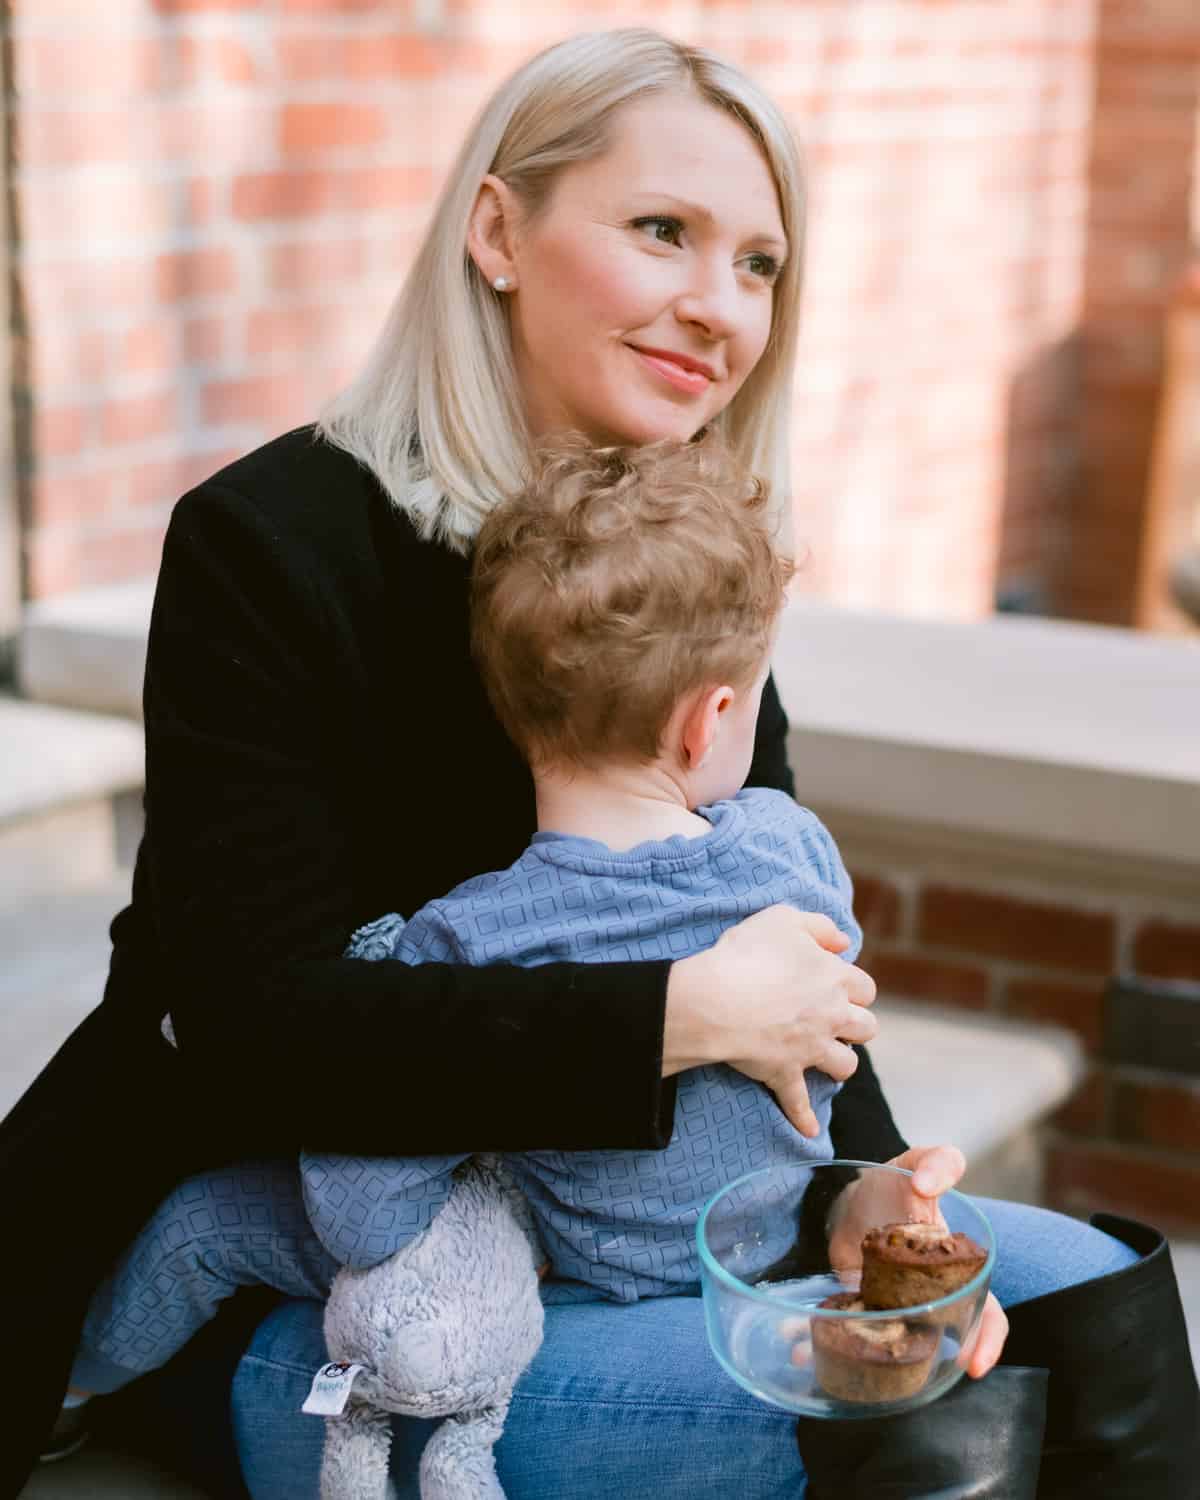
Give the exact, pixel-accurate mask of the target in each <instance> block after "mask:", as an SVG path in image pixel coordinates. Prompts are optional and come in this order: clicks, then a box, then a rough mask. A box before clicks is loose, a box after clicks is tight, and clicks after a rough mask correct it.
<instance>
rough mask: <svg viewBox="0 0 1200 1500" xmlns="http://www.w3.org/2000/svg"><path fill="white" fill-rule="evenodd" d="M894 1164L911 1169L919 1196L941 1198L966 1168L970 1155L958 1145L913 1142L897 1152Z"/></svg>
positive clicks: (914, 1186) (913, 1182)
mask: <svg viewBox="0 0 1200 1500" xmlns="http://www.w3.org/2000/svg"><path fill="white" fill-rule="evenodd" d="M894 1165H896V1166H898V1167H908V1169H909V1170H910V1171H911V1172H912V1174H913V1178H912V1187H913V1191H914V1192H915V1193H916V1194H917V1196H918V1197H920V1198H940V1197H941V1195H942V1194H943V1193H944V1192H947V1191H948V1190H949V1189H950V1188H952V1187H954V1186H955V1184H956V1183H957V1182H958V1181H959V1179H960V1178H961V1177H962V1175H963V1173H964V1172H965V1171H966V1170H967V1159H966V1157H965V1156H964V1155H963V1154H962V1152H961V1151H960V1150H959V1149H958V1147H957V1146H914V1147H913V1148H912V1149H911V1150H910V1151H905V1152H904V1154H903V1155H902V1156H897V1157H896V1158H895V1161H894Z"/></svg>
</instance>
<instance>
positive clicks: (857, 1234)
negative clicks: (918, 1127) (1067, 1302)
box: [829, 1146, 1008, 1379]
mask: <svg viewBox="0 0 1200 1500" xmlns="http://www.w3.org/2000/svg"><path fill="white" fill-rule="evenodd" d="M885 1165H887V1166H889V1167H905V1168H907V1170H908V1171H910V1172H912V1173H913V1176H912V1177H900V1176H898V1175H897V1174H896V1173H894V1172H869V1171H868V1172H864V1173H863V1175H862V1176H861V1177H859V1179H858V1181H857V1182H852V1183H851V1184H850V1186H849V1187H848V1188H846V1190H845V1191H844V1192H843V1193H842V1194H841V1196H840V1197H839V1198H838V1200H837V1202H836V1203H835V1204H834V1205H833V1209H832V1210H831V1212H830V1216H829V1227H830V1236H829V1263H830V1265H831V1266H833V1268H834V1270H835V1271H852V1270H858V1269H859V1268H860V1267H861V1266H862V1241H863V1236H864V1235H865V1234H866V1233H867V1231H868V1230H870V1229H874V1228H875V1227H876V1225H879V1224H893V1223H906V1222H907V1223H917V1224H921V1223H924V1224H941V1225H942V1226H943V1227H944V1226H945V1220H944V1219H943V1218H942V1214H941V1210H940V1209H939V1207H938V1201H937V1200H938V1198H939V1197H940V1196H941V1195H942V1194H943V1193H944V1192H945V1191H946V1190H947V1188H952V1187H953V1186H954V1185H955V1184H956V1183H957V1182H958V1180H959V1179H960V1178H961V1177H962V1175H963V1173H964V1172H965V1171H966V1170H967V1163H966V1158H965V1157H964V1156H963V1154H962V1152H961V1151H960V1150H959V1149H958V1147H957V1146H913V1147H912V1148H911V1149H910V1150H908V1151H905V1152H903V1153H902V1154H901V1155H900V1156H896V1157H893V1158H892V1160H891V1161H890V1162H887V1163H885ZM1007 1337H1008V1319H1007V1318H1006V1317H1005V1315H1004V1309H1003V1308H1002V1307H1001V1306H1000V1304H999V1303H998V1302H997V1301H996V1299H995V1297H993V1296H992V1295H991V1293H990V1292H989V1293H988V1298H987V1302H986V1303H985V1304H984V1309H983V1319H982V1321H981V1323H980V1326H979V1334H978V1336H977V1338H976V1339H975V1343H974V1345H973V1346H972V1348H971V1349H970V1351H969V1352H968V1353H966V1354H965V1358H966V1370H967V1374H968V1375H972V1376H974V1377H975V1378H976V1379H978V1378H979V1376H981V1375H986V1374H987V1372H988V1371H989V1370H990V1369H991V1368H992V1366H993V1365H994V1364H995V1363H996V1361H997V1360H998V1359H999V1358H1000V1355H1001V1352H1002V1351H1003V1349H1004V1341H1005V1339H1006V1338H1007ZM961 1357H963V1356H960V1358H961Z"/></svg>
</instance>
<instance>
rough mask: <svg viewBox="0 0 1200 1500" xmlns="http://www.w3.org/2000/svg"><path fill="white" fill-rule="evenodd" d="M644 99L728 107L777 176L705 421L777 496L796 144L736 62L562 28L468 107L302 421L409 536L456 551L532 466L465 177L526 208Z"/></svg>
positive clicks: (799, 243) (652, 35)
mask: <svg viewBox="0 0 1200 1500" xmlns="http://www.w3.org/2000/svg"><path fill="white" fill-rule="evenodd" d="M656 93H660V94H668V93H676V94H677V93H692V94H694V95H696V96H697V97H699V98H700V99H703V100H704V101H706V102H707V103H709V104H712V105H714V106H715V107H717V108H719V109H723V110H725V111H727V112H728V113H729V114H730V115H732V116H733V117H734V118H735V119H737V120H738V121H739V122H740V123H741V124H742V125H743V126H745V128H746V129H747V130H748V131H749V132H750V134H751V135H752V136H753V137H754V139H755V140H756V141H757V142H758V144H759V146H760V148H761V150H762V152H763V155H764V157H765V158H766V161H767V165H768V167H769V168H770V171H771V174H772V176H773V177H774V179H775V184H776V187H777V189H778V193H779V209H780V216H781V218H782V221H783V228H784V232H785V234H786V235H787V239H788V245H789V253H788V257H787V260H786V262H785V264H784V267H783V270H782V273H781V275H780V277H779V280H778V281H777V282H776V284H775V291H774V302H773V310H772V329H771V337H770V340H769V342H768V345H767V348H766V350H765V352H764V353H763V355H762V358H761V359H760V360H759V362H758V364H757V365H756V367H755V368H754V370H753V371H752V372H751V374H750V375H749V377H748V378H747V379H746V381H745V383H744V384H743V385H742V387H741V389H740V390H739V391H738V393H737V395H736V396H735V397H734V398H733V400H732V401H731V402H730V404H729V406H728V407H727V408H726V409H725V410H724V411H723V412H721V413H720V415H719V416H718V417H717V418H716V419H715V420H714V421H713V422H712V423H710V426H712V427H713V428H715V429H716V430H717V432H718V433H719V434H720V436H721V437H722V438H723V439H724V441H725V442H726V443H727V444H728V446H729V448H730V449H731V451H732V452H733V453H734V454H735V456H736V457H737V458H738V459H739V460H740V461H741V462H742V463H744V464H745V465H746V466H747V467H748V468H749V469H751V470H752V471H753V472H754V473H756V474H759V475H761V476H762V478H763V479H764V480H766V481H767V482H768V484H769V486H770V488H771V492H772V495H773V496H774V498H775V500H776V502H777V503H778V504H780V505H783V504H784V503H785V501H786V499H787V497H788V496H789V494H790V484H789V480H788V415H789V410H790V405H791V368H792V362H793V359H794V356H795V346H796V333H797V325H798V320H799V300H800V285H801V262H802V259H803V243H804V193H803V181H802V172H801V166H800V160H799V153H798V150H797V146H796V143H795V140H794V138H793V136H792V134H791V131H790V129H789V127H788V124H787V121H786V119H785V118H784V116H783V114H782V112H781V111H780V110H779V108H778V107H777V106H776V105H775V104H773V103H772V101H771V100H770V99H769V98H768V97H767V96H766V94H764V93H763V92H762V90H761V89H759V88H758V86H757V85H756V84H754V83H753V82H751V81H750V79H748V78H746V77H745V76H744V75H743V74H742V73H740V72H739V71H738V70H737V69H736V68H733V67H731V66H730V65H729V64H728V63H725V62H722V61H721V60H720V59H719V58H717V57H714V56H713V55H712V54H711V53H709V52H706V51H703V50H701V49H700V48H697V47H688V46H684V45H682V44H681V43H678V42H674V41H671V40H669V39H668V38H667V37H664V36H662V35H660V34H659V33H658V32H655V31H649V30H644V29H640V28H630V29H627V30H618V31H604V32H595V33H591V34H587V35H583V36H577V37H572V38H571V39H570V40H568V41H565V42H561V43H559V44H558V45H557V46H554V47H550V48H548V49H547V50H546V51H544V52H540V53H539V54H538V55H537V56H536V57H534V58H532V59H531V60H530V61H529V62H527V63H526V64H525V65H524V66H523V67H521V68H520V69H518V71H517V72H516V73H514V74H513V75H512V77H511V78H509V79H508V81H507V82H506V83H504V84H502V85H501V87H500V88H499V89H498V90H497V91H496V93H495V94H494V95H493V96H492V97H491V99H490V100H489V101H488V102H487V103H486V104H485V105H484V107H483V110H482V112H481V113H480V114H479V116H478V117H477V118H476V120H475V123H474V124H473V126H472V127H471V129H470V131H469V132H468V135H467V139H466V141H465V142H464V144H463V146H462V149H461V150H460V152H459V154H458V158H457V160H456V161H455V164H454V167H453V169H452V170H451V172H450V175H449V177H448V179H447V182H446V186H445V187H444V189H443V191H442V194H441V196H440V198H439V200H438V202H437V205H436V207H435V210H434V214H433V219H432V222H431V223H430V226H429V229H428V231H427V232H426V234H425V238H424V241H423V242H422V244H421V247H420V249H419V251H418V252H417V256H416V259H415V261H414V262H413V265H412V268H411V270H410V271H409V274H408V276H407V278H406V280H405V283H404V286H403V287H402V289H401V291H400V294H399V296H398V297H397V299H396V301H395V303H394V305H393V307H392V310H391V312H390V314H389V315H388V318H387V321H386V323H385V324H384V327H383V330H382V332H381V334H380V337H379V339H378V341H377V343H376V345H375V348H374V350H373V351H372V353H371V355H370V356H369V357H368V360H367V362H366V364H365V366H364V368H363V370H362V372H361V374H360V375H359V376H358V377H357V378H356V379H355V380H354V381H353V382H352V383H351V385H350V386H349V387H348V388H347V389H346V390H345V391H344V392H342V394H341V395H339V396H338V397H336V398H335V399H334V400H333V401H332V402H331V403H330V405H329V406H328V407H327V408H326V410H325V412H324V413H323V415H322V418H321V420H320V422H319V424H318V430H319V431H320V432H321V433H322V434H323V435H324V437H326V438H327V439H328V440H329V441H330V442H332V443H334V444H336V445H337V446H338V447H340V448H344V449H345V450H346V451H347V452H348V453H350V454H352V455H353V456H354V457H355V458H357V459H358V460H359V462H360V463H363V464H365V465H366V466H367V468H369V469H370V470H372V472H373V473H374V474H375V476H376V477H377V478H378V480H379V482H380V483H381V484H382V486H383V488H384V489H385V490H386V491H387V493H388V494H389V495H390V496H391V498H392V500H393V501H394V502H395V504H396V505H397V506H398V507H399V508H400V509H401V510H403V511H404V512H405V513H406V514H407V515H408V516H409V517H410V518H411V519H412V521H413V523H414V524H415V526H416V527H417V529H418V531H419V532H420V533H421V534H422V535H423V536H426V537H431V536H432V537H437V538H438V539H439V540H441V541H443V542H445V543H446V544H448V545H449V546H451V547H453V548H455V549H456V550H457V551H466V550H467V547H468V545H469V543H470V541H471V538H472V537H474V535H475V533H476V532H477V531H478V529H479V526H480V524H481V522H482V521H483V519H484V517H485V516H486V515H487V514H488V512H489V511H490V510H491V509H492V507H493V506H494V505H496V504H497V503H498V502H499V501H501V500H503V499H505V498H507V497H508V496H511V495H514V494H516V493H517V492H518V491H519V490H520V489H521V487H522V485H523V484H524V483H525V482H526V480H527V479H528V477H529V473H530V462H531V458H532V454H531V451H530V440H529V436H528V432H527V429H526V426H525V417H524V413H523V411H522V409H521V404H520V395H519V391H518V388H517V377H516V372H515V369H514V365H513V358H512V346H511V340H510V335H509V327H508V320H507V313H506V310H505V305H504V302H503V299H502V298H500V297H498V296H497V295H496V293H495V292H493V291H492V289H491V288H490V287H489V286H488V285H487V283H486V281H485V280H484V278H483V277H482V275H481V274H480V273H479V270H478V268H477V267H476V265H475V263H474V261H473V260H472V258H471V256H470V255H469V254H468V251H467V229H468V225H469V222H470V217H471V212H472V209H473V207H474V204H475V200H476V196H477V194H478V191H479V185H480V183H481V181H482V180H483V178H484V177H485V176H486V175H487V174H488V173H495V174H496V175H497V176H499V177H501V178H502V179H503V180H504V181H505V182H506V183H507V184H508V185H509V187H510V188H512V190H513V191H514V192H515V193H516V194H517V196H518V198H519V199H520V201H521V203H522V205H523V208H524V210H525V212H526V213H527V214H529V215H536V214H537V212H538V211H539V209H540V208H542V207H543V206H544V204H545V203H546V201H547V200H548V198H549V195H550V192H551V190H552V188H553V186H554V182H555V179H556V178H557V176H558V174H559V172H561V171H562V169H563V168H564V167H568V166H571V165H573V164H574V163H576V162H583V161H588V160H591V159H594V158H595V157H597V156H599V155H601V154H602V153H603V152H604V151H605V150H606V149H607V147H608V144H609V140H610V136H611V130H610V127H611V124H612V121H613V117H614V115H615V114H616V112H617V111H618V110H619V109H621V108H622V106H624V105H626V104H630V103H632V102H633V101H634V100H637V99H643V98H645V97H646V96H648V95H651V94H656Z"/></svg>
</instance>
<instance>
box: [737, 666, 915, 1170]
mask: <svg viewBox="0 0 1200 1500" xmlns="http://www.w3.org/2000/svg"><path fill="white" fill-rule="evenodd" d="M787 734H788V721H787V715H786V713H785V712H784V708H783V704H782V703H781V702H780V701H779V693H778V690H777V689H776V687H775V680H774V678H768V679H767V686H766V688H765V689H764V691H763V699H762V709H761V711H760V713H759V719H758V729H757V733H756V734H755V739H754V758H753V761H752V762H751V766H750V775H749V784H750V785H751V786H767V787H774V788H775V789H776V790H778V791H782V792H787V793H788V795H789V796H795V794H796V784H795V780H794V778H793V776H792V770H791V767H790V766H789V765H788V758H787ZM854 1050H855V1052H856V1053H857V1054H858V1069H857V1071H856V1072H855V1073H854V1074H853V1075H852V1076H851V1077H850V1078H849V1079H848V1080H847V1082H846V1083H845V1085H844V1086H843V1087H842V1088H841V1089H840V1090H839V1092H838V1093H837V1094H835V1095H834V1099H833V1114H832V1118H831V1120H830V1134H831V1135H832V1137H833V1151H834V1155H835V1156H841V1157H845V1158H847V1159H849V1160H852V1161H887V1160H889V1159H890V1158H891V1157H893V1156H899V1155H900V1153H901V1152H902V1151H904V1150H906V1149H907V1142H906V1141H905V1140H904V1137H903V1136H902V1135H901V1134H900V1132H899V1130H898V1129H897V1128H896V1122H895V1120H893V1118H892V1112H891V1109H890V1108H889V1107H888V1102H887V1100H886V1099H885V1098H884V1094H883V1089H882V1088H881V1087H880V1083H879V1076H878V1074H877V1073H876V1072H875V1068H874V1066H873V1065H872V1063H871V1058H870V1056H869V1054H868V1052H867V1049H866V1048H865V1047H855V1049H854Z"/></svg>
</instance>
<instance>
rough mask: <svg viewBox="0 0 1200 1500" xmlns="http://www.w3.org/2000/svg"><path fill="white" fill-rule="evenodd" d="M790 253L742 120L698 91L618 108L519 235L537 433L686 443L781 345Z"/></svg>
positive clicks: (516, 272) (516, 264) (522, 337)
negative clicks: (776, 289) (597, 148)
mask: <svg viewBox="0 0 1200 1500" xmlns="http://www.w3.org/2000/svg"><path fill="white" fill-rule="evenodd" d="M787 253H788V245H787V241H786V238H785V236H784V231H783V224H782V221H781V219H780V213H779V201H778V194H777V193H776V190H775V183H774V179H773V178H772V176H771V172H770V169H769V168H768V166H767V164H766V161H765V160H764V158H763V156H762V153H761V152H760V150H759V148H758V146H757V145H756V144H755V142H754V140H753V138H752V137H751V135H750V134H749V132H748V131H746V130H745V129H744V128H743V127H742V126H741V125H739V124H738V123H737V121H736V120H734V119H733V118H732V117H731V116H729V115H727V114H725V113H723V112H722V111H721V110H719V109H717V108H715V107H714V106H712V105H710V104H705V103H703V102H700V101H698V100H696V99H694V98H690V97H687V96H678V97H671V96H666V97H655V98H650V99H644V100H640V101H638V102H637V103H635V104H632V105H629V106H628V107H627V108H626V109H624V110H623V111H622V112H621V114H620V115H619V116H618V117H617V120H616V122H615V136H614V140H613V143H612V146H611V149H610V150H609V151H607V152H606V153H605V154H604V155H603V156H601V157H599V158H597V159H596V160H593V161H590V162H585V163H581V164H580V165H578V166H575V167H570V168H568V169H566V170H565V171H564V172H563V173H562V174H561V175H560V177H559V179H558V181H557V182H556V184H555V186H554V189H553V191H552V193H551V195H550V200H549V202H548V203H547V205H546V206H545V208H544V210H543V212H542V213H541V214H540V215H538V216H537V217H536V219H535V220H534V221H533V222H532V223H530V224H528V225H526V226H524V227H523V228H521V227H518V228H517V230H516V232H515V235H514V238H513V241H512V259H511V266H512V269H511V271H510V272H509V273H508V274H509V275H510V276H511V277H513V278H514V279H515V282H516V290H515V292H514V293H513V294H512V301H511V316H512V334H513V350H514V356H515V361H516V368H517V375H518V378H519V381H520V386H521V393H522V397H523V400H524V404H525V410H526V413H527V417H528V421H529V425H530V430H531V432H532V433H533V436H534V437H535V438H537V437H541V436H543V435H545V434H546V433H548V432H551V431H558V430H564V429H568V428H572V429H577V430H580V431H582V432H584V433H586V434H587V435H588V436H589V437H591V438H592V439H593V440H594V441H595V442H597V443H606V444H607V443H622V444H641V443H650V442H656V441H658V440H659V439H661V438H675V439H680V440H686V439H688V438H690V437H691V436H692V435H693V434H694V433H695V432H697V431H698V430H699V429H700V428H701V427H703V426H704V424H705V423H706V422H708V421H710V420H711V419H712V418H713V417H714V416H716V415H717V413H718V412H720V411H721V410H722V409H723V408H724V407H725V406H727V405H728V404H729V402H730V401H731V400H732V399H733V396H734V395H735V393H736V392H737V390H738V388H739V386H740V385H741V384H742V382H743V381H744V380H745V379H746V377H747V375H749V373H750V371H751V370H752V369H753V368H754V366H755V364H756V363H757V361H758V359H759V356H760V355H761V354H762V352H763V350H764V348H765V347H766V344H767V340H768V338H769V337H770V332H771V306H772V301H773V285H774V282H775V280H776V278H777V276H778V271H779V267H780V266H781V265H782V263H783V260H784V258H785V257H786V255H787Z"/></svg>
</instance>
